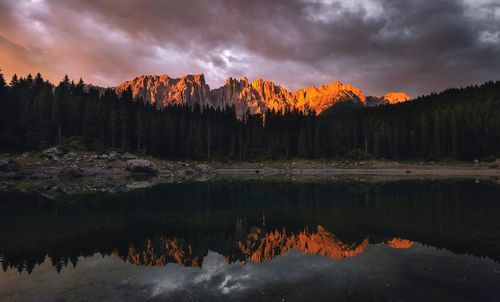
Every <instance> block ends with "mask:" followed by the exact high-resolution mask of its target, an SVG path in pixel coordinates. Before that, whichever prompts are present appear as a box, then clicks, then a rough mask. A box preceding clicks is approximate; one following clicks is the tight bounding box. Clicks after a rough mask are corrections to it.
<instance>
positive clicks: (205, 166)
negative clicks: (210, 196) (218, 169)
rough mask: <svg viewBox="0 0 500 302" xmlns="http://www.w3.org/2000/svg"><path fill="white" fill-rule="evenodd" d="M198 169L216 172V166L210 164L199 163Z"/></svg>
mask: <svg viewBox="0 0 500 302" xmlns="http://www.w3.org/2000/svg"><path fill="white" fill-rule="evenodd" d="M196 169H197V170H198V171H199V172H200V173H203V174H209V173H213V172H214V168H213V167H212V166H210V165H208V164H198V165H196Z"/></svg>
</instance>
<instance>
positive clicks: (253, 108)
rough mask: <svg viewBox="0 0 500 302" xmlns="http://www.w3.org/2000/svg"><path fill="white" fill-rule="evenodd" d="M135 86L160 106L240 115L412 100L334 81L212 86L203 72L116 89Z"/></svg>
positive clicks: (137, 93)
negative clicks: (296, 87)
mask: <svg viewBox="0 0 500 302" xmlns="http://www.w3.org/2000/svg"><path fill="white" fill-rule="evenodd" d="M128 87H130V88H131V90H132V94H133V96H134V98H136V99H142V100H143V101H144V102H148V103H150V104H156V105H157V106H159V107H162V106H168V105H171V104H187V105H190V106H193V105H195V104H200V105H201V106H210V107H214V108H224V107H226V106H233V105H234V106H235V109H236V113H237V115H238V116H242V115H243V114H245V113H246V112H247V111H248V112H250V113H251V114H255V113H264V112H265V111H266V110H268V109H274V110H276V111H278V110H281V111H285V110H292V109H299V110H308V109H312V110H314V111H315V112H316V114H320V113H322V112H324V111H325V110H327V109H329V108H331V107H332V106H335V105H336V104H339V103H342V102H345V101H349V102H352V103H353V104H355V105H358V106H360V107H362V106H378V105H382V104H394V103H399V102H404V101H408V100H410V97H409V96H408V95H406V94H405V93H403V92H390V93H387V94H385V95H384V96H382V97H380V98H379V97H373V96H368V97H367V96H365V95H364V94H363V92H362V91H361V89H359V88H357V87H355V86H353V85H350V84H345V83H341V82H331V83H328V84H326V85H321V86H318V87H308V88H301V89H299V90H297V91H295V92H290V91H288V90H287V89H286V88H284V87H282V86H280V85H277V84H275V83H274V82H272V81H268V80H263V79H255V80H253V81H249V80H248V78H246V77H243V78H241V79H239V80H238V79H234V78H231V77H230V78H228V79H227V80H226V83H225V85H224V86H222V87H219V88H216V89H210V87H209V86H208V85H207V84H206V82H205V77H204V75H203V74H196V75H186V76H183V77H180V78H171V77H169V76H168V75H143V76H139V77H136V78H135V79H133V80H130V81H126V82H124V83H122V84H120V85H118V86H117V87H115V90H116V91H117V92H118V93H120V92H122V91H124V90H125V89H127V88H128Z"/></svg>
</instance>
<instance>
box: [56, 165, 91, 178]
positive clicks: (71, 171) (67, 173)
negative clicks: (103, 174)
mask: <svg viewBox="0 0 500 302" xmlns="http://www.w3.org/2000/svg"><path fill="white" fill-rule="evenodd" d="M83 176H85V173H84V172H83V170H82V169H80V168H79V167H78V166H77V165H71V166H69V167H65V168H64V169H62V170H61V171H60V172H59V178H66V179H72V178H79V177H83Z"/></svg>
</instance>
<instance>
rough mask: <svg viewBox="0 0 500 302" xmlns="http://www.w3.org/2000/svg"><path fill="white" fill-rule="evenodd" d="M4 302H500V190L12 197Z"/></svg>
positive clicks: (253, 185)
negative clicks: (51, 197) (225, 301)
mask: <svg viewBox="0 0 500 302" xmlns="http://www.w3.org/2000/svg"><path fill="white" fill-rule="evenodd" d="M0 213H1V214H0V261H1V263H2V268H3V270H2V271H0V301H100V300H105V301H137V300H151V301H163V300H172V301H185V300H186V301H198V300H199V301H221V300H234V301H260V300H264V301H332V300H341V301H342V300H354V301H358V300H359V301H367V300H376V301H384V300H385V301H436V300H440V301H500V185H498V184H496V183H494V182H488V181H481V182H476V181H474V180H439V181H434V180H432V181H431V180H428V181H422V180H400V181H384V182H360V181H347V180H344V181H341V180H315V181H303V182H297V181H294V182H292V181H260V180H246V181H242V180H224V181H222V180H219V181H209V182H199V183H179V184H163V185H158V186H155V187H153V188H150V189H143V190H137V191H133V192H128V193H119V194H104V193H99V194H83V195H71V196H63V197H60V198H58V199H57V200H49V199H45V198H43V197H41V196H37V195H32V194H23V193H19V192H2V193H0Z"/></svg>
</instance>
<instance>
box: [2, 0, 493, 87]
mask: <svg viewBox="0 0 500 302" xmlns="http://www.w3.org/2000/svg"><path fill="white" fill-rule="evenodd" d="M0 69H1V70H2V72H3V73H4V74H5V76H6V78H7V79H8V80H9V79H10V77H11V76H12V74H14V73H18V74H21V75H25V74H27V73H29V72H30V73H36V72H41V73H42V75H43V76H44V77H46V78H48V79H49V80H51V81H54V82H57V81H59V80H60V79H61V78H62V76H63V75H64V74H68V75H69V76H70V77H71V78H74V79H78V78H80V77H82V78H83V79H84V80H85V81H86V82H90V83H93V84H95V85H100V86H114V85H116V84H118V83H120V82H122V81H124V80H128V79H131V78H134V77H135V76H137V75H141V74H168V75H170V76H172V77H178V76H181V75H184V74H188V73H204V74H205V77H206V80H207V82H208V84H210V86H211V87H212V88H215V87H218V86H220V85H222V84H223V83H224V81H225V78H226V77H228V76H233V77H242V76H248V77H249V78H250V79H254V78H257V77H262V78H265V79H270V80H273V81H275V82H277V83H279V84H281V85H283V86H285V87H286V88H288V89H291V90H294V89H296V88H298V87H303V86H309V85H318V84H323V83H327V82H330V81H335V80H339V81H344V82H348V83H351V84H354V85H356V86H359V87H360V88H361V89H363V91H364V92H365V93H367V94H375V95H379V94H383V93H385V92H387V91H393V90H402V91H406V92H407V93H409V94H410V95H412V96H417V95H420V94H424V93H429V92H432V91H439V90H441V89H444V88H447V87H450V86H462V85H466V84H476V83H481V82H484V81H486V80H500V72H499V71H500V2H499V1H498V0H428V1H427V0H349V1H347V0H346V1H338V0H274V1H269V0H248V1H246V0H210V1H207V0H169V1H159V0H158V1H155V0H104V1H100V0H60V1H56V0H54V1H51V0H0Z"/></svg>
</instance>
